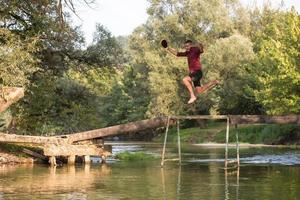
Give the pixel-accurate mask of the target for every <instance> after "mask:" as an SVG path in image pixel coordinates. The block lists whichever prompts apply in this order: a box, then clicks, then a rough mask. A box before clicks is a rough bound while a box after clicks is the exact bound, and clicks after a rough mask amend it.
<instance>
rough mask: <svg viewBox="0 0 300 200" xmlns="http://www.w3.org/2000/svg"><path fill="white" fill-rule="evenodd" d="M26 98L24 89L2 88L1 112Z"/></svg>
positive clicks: (0, 92)
mask: <svg viewBox="0 0 300 200" xmlns="http://www.w3.org/2000/svg"><path fill="white" fill-rule="evenodd" d="M23 96H24V89H23V88H17V87H2V88H0V112H3V111H4V110H6V109H7V108H8V107H9V106H10V105H11V104H13V103H15V102H16V101H18V100H19V99H21V98H22V97H23Z"/></svg>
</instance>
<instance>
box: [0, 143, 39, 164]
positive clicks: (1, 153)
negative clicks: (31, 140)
mask: <svg viewBox="0 0 300 200" xmlns="http://www.w3.org/2000/svg"><path fill="white" fill-rule="evenodd" d="M24 148H29V149H32V148H33V147H30V146H24V145H18V144H5V143H0V165H15V164H32V163H34V162H35V161H36V160H35V159H33V158H32V157H29V156H28V155H26V154H25V153H23V149H24Z"/></svg>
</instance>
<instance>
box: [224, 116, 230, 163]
mask: <svg viewBox="0 0 300 200" xmlns="http://www.w3.org/2000/svg"><path fill="white" fill-rule="evenodd" d="M228 141H229V117H227V127H226V146H225V169H227V159H228Z"/></svg>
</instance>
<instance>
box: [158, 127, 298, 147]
mask: <svg viewBox="0 0 300 200" xmlns="http://www.w3.org/2000/svg"><path fill="white" fill-rule="evenodd" d="M237 132H238V135H239V142H240V143H248V144H260V145H299V144H300V126H299V125H278V124H268V125H240V126H238V127H237V128H235V127H234V126H231V127H230V134H229V142H231V143H234V142H235V141H236V133H237ZM169 133H170V134H169V136H168V141H169V142H176V141H177V130H176V128H175V127H172V128H171V129H170V132H169ZM225 135H226V124H225V123H222V122H208V123H206V124H205V125H204V126H203V127H193V128H185V127H182V128H181V129H180V136H181V141H182V142H185V143H189V144H202V143H225ZM163 139H164V134H163V133H162V134H159V135H158V136H157V137H155V138H154V141H156V142H162V141H163Z"/></svg>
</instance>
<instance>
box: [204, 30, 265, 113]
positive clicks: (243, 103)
mask: <svg viewBox="0 0 300 200" xmlns="http://www.w3.org/2000/svg"><path fill="white" fill-rule="evenodd" d="M254 58H255V55H254V52H253V50H252V42H251V41H250V39H248V38H246V37H244V36H242V35H239V34H237V35H232V36H230V37H228V38H221V39H218V40H217V41H216V43H215V44H213V45H211V46H210V47H209V48H208V49H207V51H206V53H205V54H204V56H203V61H204V62H203V64H204V66H206V69H207V71H208V73H207V77H210V78H211V79H214V78H216V79H219V80H222V83H221V88H220V90H218V91H217V92H216V95H217V97H218V100H219V101H218V104H217V107H215V109H216V110H218V111H219V112H220V113H223V114H259V113H261V111H262V109H261V106H260V105H259V104H258V102H256V99H255V97H254V94H253V89H255V88H257V87H258V86H257V84H256V81H255V77H253V75H251V74H249V71H250V70H249V68H251V67H252V66H251V65H250V63H251V62H252V61H253V60H254ZM205 71H206V70H205ZM204 79H205V78H204Z"/></svg>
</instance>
